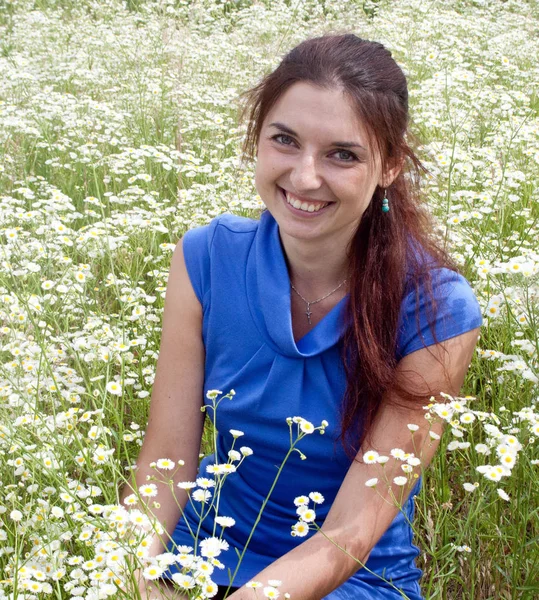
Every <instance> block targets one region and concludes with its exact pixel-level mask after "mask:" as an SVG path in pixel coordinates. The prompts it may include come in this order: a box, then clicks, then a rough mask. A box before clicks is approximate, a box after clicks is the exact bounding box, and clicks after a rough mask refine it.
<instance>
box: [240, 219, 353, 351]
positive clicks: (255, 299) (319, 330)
mask: <svg viewBox="0 0 539 600" xmlns="http://www.w3.org/2000/svg"><path fill="white" fill-rule="evenodd" d="M246 282H247V290H248V301H249V307H250V310H251V314H252V315H253V318H254V319H255V322H256V324H257V326H258V328H259V330H260V331H261V333H262V334H263V335H264V336H265V337H266V339H267V341H268V342H269V344H270V345H271V346H272V347H273V348H274V349H275V350H276V351H277V352H278V353H280V354H283V355H285V356H288V357H291V358H308V357H311V356H316V355H319V354H321V353H323V352H324V351H326V350H328V349H329V348H331V347H332V346H334V345H336V344H337V343H338V342H339V340H340V339H341V337H342V335H343V333H344V327H343V323H344V314H345V307H346V302H347V300H348V297H349V295H348V294H347V295H346V296H344V297H343V298H342V299H341V300H340V301H339V302H338V303H337V304H336V305H335V306H334V307H333V308H332V309H331V310H330V311H329V312H328V313H327V314H326V315H325V316H324V317H323V318H322V319H321V320H320V321H319V322H318V323H317V324H316V325H315V326H314V327H313V328H312V329H311V330H310V331H309V332H307V333H306V334H305V335H304V336H303V337H302V338H301V339H299V340H297V341H296V340H294V332H293V328H292V310H291V309H292V307H291V297H290V294H291V287H290V277H289V274H288V269H287V266H286V259H285V255H284V250H283V247H282V244H281V239H280V236H279V226H278V224H277V222H276V221H275V219H274V218H273V216H272V215H271V213H270V212H269V211H264V212H263V213H262V215H261V217H260V222H259V225H258V228H257V231H256V234H255V239H254V242H253V246H252V248H251V252H250V253H249V258H248V261H247V265H246Z"/></svg>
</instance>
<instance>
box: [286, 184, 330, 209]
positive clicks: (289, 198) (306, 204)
mask: <svg viewBox="0 0 539 600" xmlns="http://www.w3.org/2000/svg"><path fill="white" fill-rule="evenodd" d="M277 187H279V186H277ZM279 190H280V191H281V194H282V196H283V199H284V201H285V202H286V204H287V205H288V207H289V208H290V209H291V210H293V211H294V212H296V213H303V214H306V215H315V214H318V213H320V212H323V211H325V209H326V208H327V207H328V206H329V205H330V204H333V202H321V201H319V200H309V201H307V200H300V199H299V198H297V197H296V196H294V195H293V194H291V193H290V192H288V191H287V190H284V189H283V188H282V187H279Z"/></svg>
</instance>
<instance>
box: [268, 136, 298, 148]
mask: <svg viewBox="0 0 539 600" xmlns="http://www.w3.org/2000/svg"><path fill="white" fill-rule="evenodd" d="M279 138H281V139H284V140H291V141H293V139H292V138H291V137H290V136H289V135H286V133H277V134H276V135H274V136H272V138H271V139H272V140H275V141H276V142H277V143H278V144H281V145H282V146H290V144H287V143H286V141H284V142H283V141H279Z"/></svg>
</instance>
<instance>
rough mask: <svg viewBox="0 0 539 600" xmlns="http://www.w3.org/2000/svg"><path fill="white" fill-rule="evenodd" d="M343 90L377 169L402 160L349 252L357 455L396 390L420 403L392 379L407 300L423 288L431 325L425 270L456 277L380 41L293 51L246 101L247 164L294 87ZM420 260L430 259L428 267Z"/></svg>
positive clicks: (347, 39)
mask: <svg viewBox="0 0 539 600" xmlns="http://www.w3.org/2000/svg"><path fill="white" fill-rule="evenodd" d="M299 81H303V82H308V83H311V84H313V85H316V86H318V87H321V88H326V89H328V88H329V89H331V88H335V87H339V88H341V89H343V91H344V93H345V94H346V95H347V96H348V98H349V100H350V101H351V102H352V105H353V106H354V108H355V109H356V111H357V115H358V117H359V118H360V120H361V122H362V123H363V124H364V126H365V129H366V131H367V133H368V136H369V142H370V146H371V148H373V150H374V151H378V153H379V155H380V157H381V161H382V169H383V171H385V170H386V168H387V166H388V165H390V164H391V163H392V161H399V162H403V163H404V168H403V169H402V170H401V172H400V173H399V175H398V176H397V177H396V179H395V180H394V181H393V182H392V184H391V185H390V187H388V188H387V197H388V198H389V202H390V205H391V208H390V211H389V213H384V212H382V209H381V207H382V198H383V195H384V190H383V189H381V188H379V187H377V188H376V190H375V192H374V194H373V197H372V200H371V202H370V204H369V206H368V208H367V209H366V211H365V213H364V214H363V216H362V219H361V222H360V223H359V225H358V228H357V230H356V233H355V235H354V237H353V238H352V241H351V243H350V246H349V248H348V258H349V269H350V271H349V281H350V298H349V302H348V304H347V309H346V311H347V312H346V324H345V325H346V329H345V334H344V340H343V364H344V368H345V373H346V384H347V385H346V392H345V395H344V398H343V404H342V408H341V435H340V439H341V441H342V442H343V443H345V447H346V449H347V450H348V451H349V452H350V453H355V452H357V450H358V449H359V447H360V446H361V444H362V442H363V441H364V439H365V438H366V436H367V435H368V433H369V431H370V429H371V427H372V425H373V423H374V421H375V418H376V415H377V413H378V411H379V409H380V406H381V402H382V398H383V396H384V394H385V393H386V392H387V391H388V390H390V389H393V390H398V391H399V392H400V396H401V397H402V398H406V399H407V400H410V399H416V400H417V399H419V398H421V399H424V396H419V395H418V394H417V393H415V392H412V391H408V390H405V389H403V388H402V386H401V385H400V383H399V382H397V381H396V378H395V368H396V364H397V357H396V351H397V334H398V332H397V327H398V321H399V315H400V310H401V305H402V301H403V297H404V294H405V292H406V293H413V292H414V289H415V293H416V296H417V298H419V290H420V287H421V288H423V290H424V292H426V294H427V295H428V296H430V300H431V302H430V303H428V304H429V305H430V306H431V311H430V314H429V315H428V319H429V322H430V323H431V328H432V329H433V325H432V324H433V322H434V316H435V303H434V298H433V296H432V284H431V279H430V274H429V270H430V268H432V267H433V266H445V267H449V268H452V269H454V270H455V267H454V265H453V264H452V262H451V260H450V259H449V257H448V256H447V255H446V253H445V251H444V250H443V249H442V248H441V247H440V246H439V245H437V243H436V241H435V240H434V239H433V237H432V235H431V232H432V225H431V222H430V219H429V216H428V213H427V211H426V210H425V209H424V208H423V207H422V205H421V202H420V195H419V176H420V174H421V171H422V169H423V168H422V165H421V163H420V161H419V159H418V158H417V157H416V155H415V153H414V152H413V150H412V148H411V147H410V145H409V144H408V142H407V138H408V137H409V134H408V132H407V130H408V123H409V113H408V88H407V82H406V77H405V76H404V73H403V72H402V70H401V68H400V67H399V66H398V65H397V63H396V62H395V60H394V59H393V57H392V56H391V52H389V51H388V50H387V49H386V48H385V47H384V46H383V45H382V44H380V43H378V42H372V41H368V40H363V39H361V38H359V37H357V36H356V35H354V34H351V33H345V34H333V35H329V34H328V35H324V36H321V37H316V38H311V39H308V40H306V41H304V42H302V43H301V44H299V45H298V46H296V47H295V48H293V49H292V50H291V51H290V52H289V53H288V54H287V55H286V56H285V57H284V58H283V60H282V61H281V63H280V64H279V66H278V67H277V68H276V69H275V70H274V71H273V72H272V73H269V74H268V75H266V76H265V77H264V78H263V79H262V81H261V82H260V83H259V84H258V85H257V86H255V87H254V88H252V89H250V90H248V91H247V92H245V93H244V94H243V95H244V96H246V97H247V103H246V104H245V106H244V109H243V112H242V114H241V118H242V119H243V118H244V117H245V115H247V119H248V127H247V134H246V138H245V143H244V148H243V154H244V158H251V159H252V158H254V156H255V155H256V149H257V147H258V142H259V139H260V133H261V129H262V124H263V122H264V119H265V117H266V115H267V114H268V112H269V111H270V110H271V108H272V107H273V105H274V104H275V102H276V101H277V100H278V99H279V97H280V96H281V95H282V94H283V93H284V92H285V91H286V90H287V89H288V88H289V87H290V86H292V85H293V84H294V83H297V82H299ZM425 257H429V260H428V263H429V264H428V266H427V261H426V260H425Z"/></svg>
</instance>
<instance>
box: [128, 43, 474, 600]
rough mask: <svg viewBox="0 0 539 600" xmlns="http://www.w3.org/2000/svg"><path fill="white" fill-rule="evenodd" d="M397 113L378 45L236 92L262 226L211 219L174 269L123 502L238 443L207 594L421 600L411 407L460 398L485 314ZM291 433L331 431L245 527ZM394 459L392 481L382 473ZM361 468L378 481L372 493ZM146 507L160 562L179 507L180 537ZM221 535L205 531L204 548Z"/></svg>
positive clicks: (433, 438)
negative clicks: (206, 428)
mask: <svg viewBox="0 0 539 600" xmlns="http://www.w3.org/2000/svg"><path fill="white" fill-rule="evenodd" d="M407 97H408V96H407V85H406V79H405V77H404V75H403V73H402V71H401V69H400V68H399V67H398V65H397V64H396V63H395V61H394V60H393V58H392V57H391V54H390V53H389V52H388V51H387V50H386V49H385V48H384V47H383V46H382V45H381V44H378V43H376V42H369V41H366V40H362V39H360V38H358V37H357V36H355V35H352V34H345V35H327V36H322V37H319V38H313V39H309V40H306V41H305V42H303V43H302V44H300V45H299V46H298V47H296V48H294V49H293V50H292V51H291V52H290V53H289V54H287V55H286V56H285V57H284V59H283V61H282V62H281V64H280V65H279V66H278V67H277V69H276V70H275V71H274V72H273V73H270V74H269V75H268V76H267V77H265V78H264V79H263V81H262V82H260V84H259V85H258V86H256V87H255V88H254V89H253V90H250V91H249V92H248V103H247V105H246V113H245V114H247V115H248V119H249V126H248V131H247V138H246V143H245V149H244V150H245V155H246V156H248V157H249V156H250V157H252V158H255V157H256V173H255V175H256V176H255V183H256V187H257V190H258V193H259V194H260V197H261V198H262V200H263V202H264V204H265V205H266V208H267V210H266V211H264V212H263V213H262V215H261V218H260V220H259V221H257V220H253V219H245V218H241V217H237V216H234V215H230V214H225V215H221V216H220V217H217V218H216V219H214V220H213V221H212V222H211V223H210V224H209V225H207V226H204V227H200V228H197V229H193V230H191V231H189V232H188V233H187V234H186V235H185V236H184V238H183V240H182V242H181V243H180V244H178V246H177V248H176V250H175V252H174V257H173V260H172V265H171V270H170V276H169V284H168V288H167V295H166V303H165V313H164V319H163V337H162V342H161V351H160V354H159V361H158V366H157V374H156V379H155V384H154V390H153V395H152V402H151V408H150V420H149V424H148V428H147V432H146V438H145V441H144V445H143V448H142V451H141V455H140V457H139V461H138V465H139V470H138V471H137V484H138V485H142V484H143V483H144V482H145V477H146V475H147V474H149V473H150V471H149V470H148V468H147V467H146V466H145V465H147V464H149V463H150V462H152V461H155V460H157V459H158V458H160V457H162V456H180V457H181V458H183V459H184V460H185V466H184V467H182V474H181V476H182V478H184V479H188V480H194V479H195V478H196V477H197V468H198V473H199V477H204V476H205V474H206V473H207V472H208V470H207V469H208V468H209V472H212V469H214V467H213V465H214V464H216V463H217V464H221V463H226V462H227V460H228V458H227V457H228V456H230V454H229V453H230V451H231V449H232V447H233V444H234V440H235V439H236V438H235V434H233V433H231V431H234V430H235V429H236V428H237V429H240V430H241V431H242V432H244V433H245V439H246V440H248V443H249V445H250V446H253V448H255V452H254V454H253V456H252V457H250V460H249V461H248V462H246V463H245V465H242V470H241V474H240V473H235V474H234V475H233V476H231V477H230V478H229V479H227V485H226V486H224V487H223V488H222V490H221V495H220V497H219V515H225V516H226V517H230V518H231V519H233V521H234V522H235V525H234V527H232V528H226V529H224V530H223V533H222V540H223V544H225V543H226V545H227V547H230V550H229V551H228V552H226V553H224V554H223V555H220V557H219V558H220V559H221V558H222V561H223V564H224V566H225V567H226V568H225V569H224V570H222V571H218V570H216V571H215V572H214V573H213V575H212V577H213V578H214V580H215V582H216V583H217V584H219V585H229V584H230V585H237V586H241V587H240V588H239V589H238V590H237V591H235V592H234V593H233V594H232V595H231V596H230V597H231V598H234V600H243V599H245V600H247V599H254V598H256V590H255V589H253V588H251V587H249V586H247V585H246V584H247V582H248V581H249V580H251V579H256V580H261V581H272V580H278V581H280V582H281V585H280V587H279V592H280V593H281V595H282V594H285V593H288V594H290V595H291V597H292V598H296V599H301V600H320V599H321V598H325V599H327V600H346V599H354V600H357V599H364V600H367V599H369V600H373V599H375V600H376V599H380V600H383V599H385V600H390V599H396V598H402V597H406V598H410V599H412V600H419V599H420V598H421V597H422V596H421V591H420V587H419V579H420V577H421V571H420V570H419V569H417V568H416V566H415V563H414V559H415V557H416V556H417V554H418V550H417V548H416V547H415V546H414V544H413V542H412V529H411V522H412V520H413V513H414V502H413V496H414V494H415V493H417V491H418V490H419V487H420V485H421V479H420V478H419V479H416V478H414V477H413V475H412V473H413V470H414V468H417V467H419V466H423V467H426V466H427V465H428V464H429V462H430V460H431V458H432V456H433V454H434V452H435V450H436V446H437V440H439V434H440V432H441V429H440V427H439V426H438V425H432V424H431V423H429V422H427V421H426V420H425V418H424V416H425V415H424V409H423V406H424V404H425V403H426V401H425V399H426V398H429V397H430V396H438V397H439V396H440V393H441V392H447V393H450V394H455V393H457V392H458V390H459V388H460V387H461V385H462V382H463V380H464V377H465V374H466V371H467V369H468V365H469V362H470V359H471V356H472V353H473V349H474V346H475V343H476V340H477V328H478V327H479V325H480V323H481V313H480V310H479V307H478V304H477V302H476V300H475V297H474V295H473V293H472V291H471V288H470V287H469V285H468V283H467V282H466V280H465V279H464V278H463V277H462V276H460V275H459V274H458V273H457V272H456V271H455V270H454V269H453V268H452V266H451V262H450V260H449V258H448V257H447V256H446V255H445V253H444V252H443V251H442V250H441V249H440V248H439V247H438V246H437V244H436V243H435V241H433V238H432V236H431V228H430V224H429V221H428V219H427V218H426V216H425V211H424V209H423V208H422V206H421V203H420V195H419V191H418V190H417V189H412V188H411V183H412V182H415V181H417V179H418V177H417V175H418V170H419V162H418V160H417V159H416V157H415V155H414V154H413V152H412V150H411V149H410V147H409V146H408V145H407V143H406V132H407V123H408V103H407ZM407 172H408V174H409V175H410V174H411V175H412V176H408V177H406V176H405V174H406V173H407ZM238 324H241V327H238ZM218 388H220V389H234V390H235V391H236V394H235V397H234V400H233V401H231V402H227V403H223V404H221V406H220V407H219V414H218V420H217V428H218V432H219V433H218V437H217V449H216V455H215V456H213V455H212V456H208V457H205V458H204V459H203V461H202V463H201V465H200V467H198V466H197V457H198V451H199V446H200V436H201V431H202V417H201V412H200V407H201V403H202V401H203V398H205V397H207V394H208V391H209V390H213V389H218ZM206 402H208V400H206ZM291 415H301V416H302V417H304V418H305V419H307V420H308V421H309V422H310V423H320V422H325V421H328V422H329V425H328V426H327V427H325V431H326V435H324V436H321V437H317V438H316V439H314V436H309V437H308V438H307V439H305V440H304V442H305V443H304V445H303V446H302V453H304V455H306V456H307V457H308V460H307V461H306V462H302V461H301V460H300V458H299V457H296V456H295V458H296V460H290V461H289V462H288V463H287V465H286V469H285V470H284V471H283V473H282V476H281V478H280V479H279V481H278V484H276V485H275V487H274V488H272V490H273V491H272V494H271V498H270V500H269V502H268V504H267V506H266V509H265V511H264V514H263V518H262V520H261V521H260V522H259V523H258V521H257V516H258V510H259V507H260V506H261V504H262V502H263V501H264V498H265V497H266V495H267V494H268V491H269V489H270V487H271V482H272V481H273V479H274V476H275V465H277V464H280V462H281V461H282V459H283V457H284V455H285V454H286V452H287V450H288V448H289V431H288V429H287V428H286V427H283V424H284V423H285V420H286V418H287V417H289V416H291ZM407 424H409V426H408V427H407ZM302 442H303V440H302ZM397 448H399V449H401V450H400V452H401V454H399V455H398V456H401V457H407V458H409V459H410V462H408V463H407V465H406V466H407V468H406V469H402V468H401V467H400V463H399V460H394V461H393V462H387V460H388V458H387V457H388V456H389V455H392V456H397V454H396V450H395V449H397ZM373 462H377V463H378V462H379V463H380V464H381V465H382V464H383V465H384V473H385V475H386V476H387V478H388V481H389V482H392V483H390V484H389V485H388V488H387V489H386V490H381V489H379V488H378V490H377V491H378V492H379V493H378V494H376V493H373V491H372V489H371V487H372V486H374V485H376V481H375V480H374V479H373V478H372V471H371V470H370V467H369V463H373ZM386 463H387V464H386ZM403 473H404V474H405V475H406V477H405V476H403ZM315 490H316V493H314V494H312V495H311V496H312V498H316V499H318V500H319V501H320V502H321V501H322V499H323V500H324V503H323V504H320V505H319V504H317V506H316V521H317V522H318V523H320V524H321V529H320V530H319V531H317V532H316V533H314V535H312V533H313V532H312V531H310V530H309V528H308V527H307V528H306V527H305V526H302V527H296V529H295V530H294V533H295V536H294V537H292V536H290V527H291V525H292V524H293V523H294V522H295V521H296V520H297V514H303V515H304V516H305V515H306V514H307V513H306V511H308V509H307V508H306V507H303V508H302V506H300V507H299V508H298V507H297V504H296V505H295V504H294V501H295V500H296V502H297V501H298V498H299V497H302V495H304V494H305V493H309V492H315ZM127 492H129V490H127ZM162 492H163V493H162V494H161V491H160V498H161V503H160V506H159V507H157V508H156V509H155V510H154V513H155V514H156V515H157V516H158V517H159V518H160V520H161V522H162V523H163V524H164V526H165V528H166V530H167V532H168V533H169V534H170V535H171V538H172V543H171V544H170V548H171V549H173V548H174V547H177V546H185V545H190V544H191V541H192V537H191V531H192V530H193V527H194V528H196V527H197V526H198V517H197V514H196V511H195V510H194V507H193V505H192V503H187V497H186V496H184V497H182V498H180V504H181V507H182V508H184V510H183V516H182V518H181V519H179V513H180V509H179V507H177V506H176V505H175V504H174V500H173V499H172V497H171V496H170V494H169V496H170V498H169V499H168V500H167V495H166V494H167V491H166V488H163V490H162ZM396 498H399V499H400V501H399V502H397V503H396V502H395V501H394V500H395V499H396ZM313 502H316V501H315V500H313ZM296 509H297V510H296ZM298 511H299V512H298ZM311 513H312V514H311ZM308 514H309V517H308V522H312V519H314V512H313V511H311V512H309V513H308ZM305 519H307V517H305ZM304 522H305V521H304ZM217 523H218V521H213V520H212V519H211V518H208V519H206V520H205V521H204V522H203V523H202V524H201V526H200V530H199V531H200V536H201V537H211V536H213V535H215V531H216V529H215V526H216V524H217ZM256 523H258V525H257V527H256V529H255V530H254V532H253V533H252V535H251V532H252V530H253V527H254V526H255V524H256ZM304 534H311V535H308V536H306V537H305V538H302V536H303V535H304ZM300 538H302V539H300ZM302 540H303V541H302ZM343 549H346V553H344V552H343ZM160 550H161V547H160V546H159V544H156V546H155V548H154V551H155V552H158V551H160ZM240 555H241V556H242V560H241V562H240V563H239V561H238V557H239V556H240ZM231 573H234V574H235V576H234V577H230V574H231ZM165 577H168V578H171V577H173V567H171V571H169V572H168V573H167V574H166V575H165ZM212 593H213V592H212ZM271 593H273V592H271ZM154 595H155V592H154V591H152V594H151V596H152V597H153V596H154ZM208 597H209V596H208Z"/></svg>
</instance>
